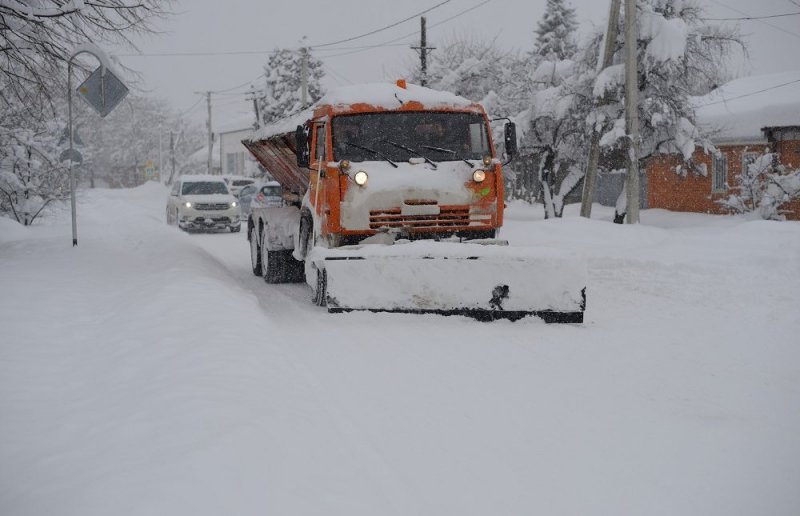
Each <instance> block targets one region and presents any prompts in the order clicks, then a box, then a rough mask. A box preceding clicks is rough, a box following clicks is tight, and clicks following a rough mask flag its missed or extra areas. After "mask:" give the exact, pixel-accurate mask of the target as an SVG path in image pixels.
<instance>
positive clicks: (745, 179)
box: [718, 153, 800, 220]
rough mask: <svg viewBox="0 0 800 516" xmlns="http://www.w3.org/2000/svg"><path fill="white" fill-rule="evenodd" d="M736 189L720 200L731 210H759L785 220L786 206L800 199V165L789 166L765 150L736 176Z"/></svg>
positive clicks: (743, 212)
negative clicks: (798, 166) (797, 166)
mask: <svg viewBox="0 0 800 516" xmlns="http://www.w3.org/2000/svg"><path fill="white" fill-rule="evenodd" d="M732 190H735V191H736V193H733V194H731V195H729V196H728V197H727V198H726V199H722V200H720V201H718V202H719V204H721V205H722V206H723V207H725V208H726V209H727V210H728V211H730V212H731V213H742V214H745V213H757V214H758V215H759V216H760V217H761V218H763V219H766V220H783V219H784V215H783V211H782V208H783V206H784V205H785V204H786V203H788V202H790V201H794V200H798V199H800V169H788V168H787V167H785V166H784V165H781V164H779V163H778V162H777V156H776V155H775V154H772V153H764V154H762V155H760V156H759V157H758V158H756V159H755V160H754V161H753V162H752V163H750V164H749V165H748V166H747V167H746V170H743V171H742V173H741V174H739V175H738V176H737V177H736V186H733V187H732Z"/></svg>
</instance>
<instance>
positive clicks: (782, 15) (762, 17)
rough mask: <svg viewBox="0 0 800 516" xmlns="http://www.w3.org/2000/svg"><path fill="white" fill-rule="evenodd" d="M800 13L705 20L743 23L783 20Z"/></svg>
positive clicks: (708, 19) (707, 19) (709, 19)
mask: <svg viewBox="0 0 800 516" xmlns="http://www.w3.org/2000/svg"><path fill="white" fill-rule="evenodd" d="M799 14H800V12H796V13H784V14H771V15H769V16H742V17H741V18H703V20H706V21H741V20H767V19H769V18H783V17H784V16H797V15H799Z"/></svg>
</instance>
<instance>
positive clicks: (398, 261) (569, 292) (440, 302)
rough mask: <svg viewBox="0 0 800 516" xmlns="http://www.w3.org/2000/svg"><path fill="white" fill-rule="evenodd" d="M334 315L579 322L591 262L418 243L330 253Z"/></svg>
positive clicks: (538, 251)
mask: <svg viewBox="0 0 800 516" xmlns="http://www.w3.org/2000/svg"><path fill="white" fill-rule="evenodd" d="M314 263H315V265H316V266H317V268H323V269H324V270H325V276H326V278H327V295H326V298H327V306H328V311H329V312H332V313H338V312H350V311H354V310H368V311H372V312H401V313H415V314H426V313H435V314H441V315H465V316H469V317H473V318H475V319H479V320H486V321H490V320H495V319H510V320H517V319H521V318H523V317H526V316H536V317H540V318H541V319H543V320H544V321H546V322H555V323H580V322H583V312H584V310H585V307H586V288H585V287H586V265H585V262H584V261H583V260H582V259H580V258H579V257H577V256H576V255H574V254H569V253H565V252H563V251H560V250H556V249H542V248H509V247H500V246H492V245H479V244H464V243H446V242H412V243H407V244H402V245H399V244H398V245H392V246H382V245H365V246H360V247H357V248H353V249H348V248H339V249H329V250H328V249H326V250H324V257H317V258H316V259H315V260H314Z"/></svg>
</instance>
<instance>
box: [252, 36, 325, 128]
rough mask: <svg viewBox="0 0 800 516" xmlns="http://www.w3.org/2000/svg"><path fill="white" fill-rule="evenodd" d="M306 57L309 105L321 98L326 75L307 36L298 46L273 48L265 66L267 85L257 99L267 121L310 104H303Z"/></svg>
mask: <svg viewBox="0 0 800 516" xmlns="http://www.w3.org/2000/svg"><path fill="white" fill-rule="evenodd" d="M304 59H305V60H306V63H307V64H306V66H307V71H306V74H307V75H306V77H307V80H308V83H307V84H308V86H307V94H308V99H307V102H308V105H311V104H313V103H314V102H316V101H317V100H319V99H320V98H321V97H322V95H323V94H324V91H323V88H322V84H321V81H322V78H323V77H324V76H325V71H324V70H323V68H322V61H321V60H319V59H317V58H315V57H314V56H313V55H312V54H311V50H310V49H309V48H308V45H307V43H306V41H305V38H303V40H302V41H301V42H300V48H299V49H288V48H281V49H275V50H273V51H272V53H271V54H270V55H269V58H268V60H267V65H266V66H265V67H264V72H265V78H266V79H265V86H264V90H263V93H262V95H261V96H260V98H259V100H258V102H259V109H260V112H261V118H262V121H263V122H264V123H265V124H268V123H270V122H273V121H275V120H279V119H281V118H283V117H285V116H287V115H291V114H293V113H297V112H298V111H300V110H302V109H303V107H307V106H303V97H302V81H303V60H304Z"/></svg>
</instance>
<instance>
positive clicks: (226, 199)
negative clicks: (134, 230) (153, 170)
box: [167, 175, 242, 232]
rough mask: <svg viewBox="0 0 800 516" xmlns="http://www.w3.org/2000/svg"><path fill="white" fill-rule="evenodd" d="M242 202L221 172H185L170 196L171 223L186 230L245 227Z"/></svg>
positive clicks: (168, 222)
mask: <svg viewBox="0 0 800 516" xmlns="http://www.w3.org/2000/svg"><path fill="white" fill-rule="evenodd" d="M240 220H241V215H240V211H239V202H238V201H237V200H236V198H235V197H234V196H233V195H231V193H230V190H228V185H226V184H225V181H223V180H222V178H221V177H220V176H211V175H185V176H181V177H179V178H178V179H177V180H176V181H175V184H174V185H172V190H171V191H170V194H169V197H168V198H167V224H171V225H177V226H178V227H179V228H181V229H183V230H185V231H191V230H211V229H228V230H230V231H231V232H237V231H240V230H241V229H242V226H241V221H240Z"/></svg>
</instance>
